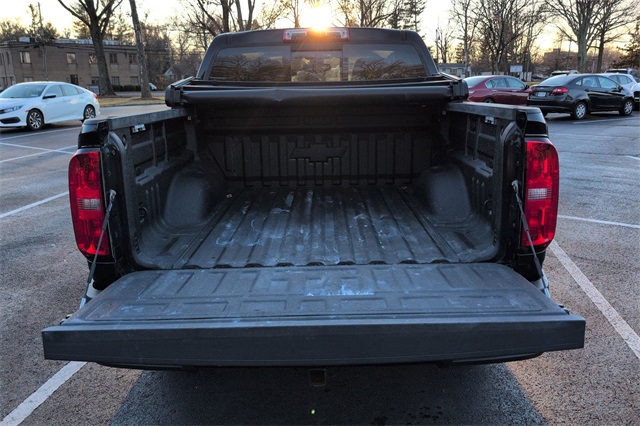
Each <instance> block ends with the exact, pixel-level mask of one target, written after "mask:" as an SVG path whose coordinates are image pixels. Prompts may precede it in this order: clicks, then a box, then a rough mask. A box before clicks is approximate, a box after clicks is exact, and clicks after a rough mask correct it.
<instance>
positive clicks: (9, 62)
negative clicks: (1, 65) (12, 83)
mask: <svg viewBox="0 0 640 426" xmlns="http://www.w3.org/2000/svg"><path fill="white" fill-rule="evenodd" d="M7 65H11V55H9V52H7Z"/></svg>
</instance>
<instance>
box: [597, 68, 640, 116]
mask: <svg viewBox="0 0 640 426" xmlns="http://www.w3.org/2000/svg"><path fill="white" fill-rule="evenodd" d="M602 75H604V76H605V77H609V78H610V79H611V80H613V81H615V82H616V83H618V84H619V85H620V86H622V87H624V88H625V89H627V90H628V91H630V92H631V93H633V100H634V103H635V107H634V109H636V110H638V109H640V83H638V82H637V81H636V79H635V78H633V77H632V76H631V74H620V73H604V74H602Z"/></svg>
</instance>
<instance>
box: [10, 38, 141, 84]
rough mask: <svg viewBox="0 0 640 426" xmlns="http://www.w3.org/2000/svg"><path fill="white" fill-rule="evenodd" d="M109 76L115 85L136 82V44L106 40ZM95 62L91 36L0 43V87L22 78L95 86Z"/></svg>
mask: <svg viewBox="0 0 640 426" xmlns="http://www.w3.org/2000/svg"><path fill="white" fill-rule="evenodd" d="M104 44H105V46H104V51H105V56H106V59H107V64H108V66H109V77H110V78H111V83H112V84H113V85H114V86H139V85H140V78H139V74H138V55H137V50H136V46H135V45H132V44H129V43H123V42H118V41H105V42H104ZM98 76H99V73H98V64H97V61H96V56H95V53H94V50H93V42H92V40H71V39H58V40H55V41H51V42H48V43H46V44H45V43H41V42H38V41H37V40H35V39H33V38H28V37H21V38H20V39H19V40H18V41H8V42H3V43H0V90H2V89H5V88H7V87H9V86H11V85H13V84H16V83H22V82H24V81H66V82H69V83H73V84H77V85H78V86H82V87H84V88H87V89H89V88H91V89H95V90H97V86H98Z"/></svg>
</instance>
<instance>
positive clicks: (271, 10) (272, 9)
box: [253, 0, 284, 29]
mask: <svg viewBox="0 0 640 426" xmlns="http://www.w3.org/2000/svg"><path fill="white" fill-rule="evenodd" d="M283 14H284V8H283V7H282V2H281V1H280V0H271V2H270V3H266V2H265V3H263V4H262V8H261V9H260V12H259V13H258V18H257V19H256V22H255V23H254V24H253V25H254V26H253V28H255V29H269V28H275V26H276V22H277V21H278V19H280V17H281V16H282V15H283Z"/></svg>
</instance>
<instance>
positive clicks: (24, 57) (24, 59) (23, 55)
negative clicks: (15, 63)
mask: <svg viewBox="0 0 640 426" xmlns="http://www.w3.org/2000/svg"><path fill="white" fill-rule="evenodd" d="M20 63H21V64H30V63H31V53H30V52H20Z"/></svg>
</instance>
